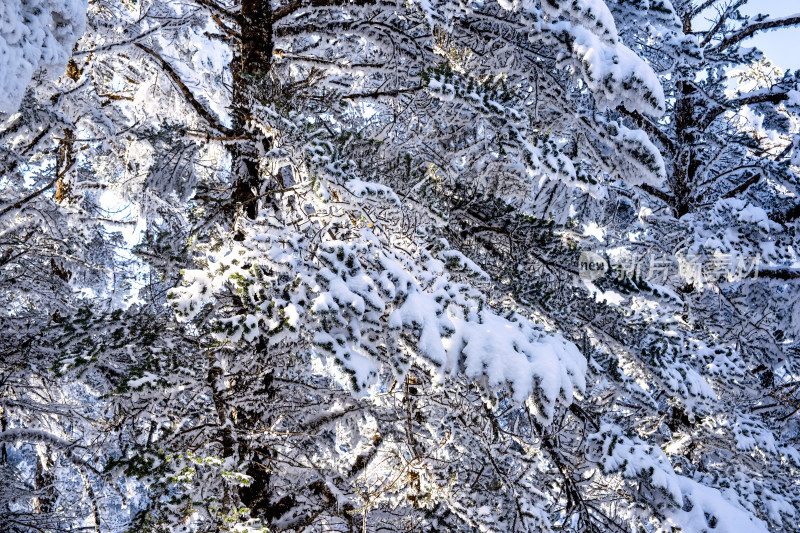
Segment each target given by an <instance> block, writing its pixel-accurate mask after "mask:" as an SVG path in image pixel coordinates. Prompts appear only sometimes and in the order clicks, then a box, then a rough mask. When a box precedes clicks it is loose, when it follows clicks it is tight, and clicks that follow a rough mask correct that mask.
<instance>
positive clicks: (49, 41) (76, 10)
mask: <svg viewBox="0 0 800 533" xmlns="http://www.w3.org/2000/svg"><path fill="white" fill-rule="evenodd" d="M86 7H87V2H86V0H4V1H3V2H2V3H0V112H2V113H13V112H15V111H16V110H17V108H18V107H19V104H20V102H21V101H22V97H23V96H24V94H25V89H26V88H27V86H28V83H30V81H31V78H32V77H33V74H34V73H35V72H36V71H37V70H38V69H39V68H43V69H45V70H46V71H47V74H48V75H51V76H55V75H58V74H61V72H60V70H61V69H63V68H64V67H65V66H66V63H67V59H68V58H69V56H70V55H71V53H72V47H73V46H74V45H75V42H76V41H77V40H78V38H79V37H80V36H81V35H82V34H83V31H84V28H85V26H86Z"/></svg>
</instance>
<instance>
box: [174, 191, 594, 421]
mask: <svg viewBox="0 0 800 533" xmlns="http://www.w3.org/2000/svg"><path fill="white" fill-rule="evenodd" d="M355 183H356V184H358V183H360V182H357V181H356V182H355ZM329 187H330V185H329ZM348 190H356V191H360V190H361V188H360V187H357V186H356V185H353V184H350V183H349V182H346V183H345V186H344V187H336V191H337V194H340V195H341V194H346V193H347V191H348ZM384 196H385V197H386V198H387V199H395V197H394V195H393V194H390V193H386V194H384ZM359 198H360V196H355V195H354V196H352V198H351V201H352V202H353V203H354V204H355V205H357V202H358V199H359ZM377 229H378V228H376V227H372V228H371V227H369V226H368V225H367V224H357V227H355V228H353V229H352V230H351V232H350V235H351V237H350V238H349V239H348V240H347V241H343V240H333V239H328V240H322V241H321V242H314V241H313V240H312V238H313V236H314V233H316V232H312V233H311V234H307V233H304V232H299V231H294V230H291V229H287V228H286V227H285V226H283V225H281V224H280V223H279V222H278V221H277V220H276V219H275V218H273V217H268V216H262V217H261V218H259V219H258V220H256V221H254V222H252V223H248V224H247V226H246V227H244V228H243V230H242V231H244V232H246V233H245V236H244V238H243V239H240V240H239V241H238V242H237V241H232V240H230V241H228V242H227V243H226V244H225V245H224V246H223V247H222V248H221V249H219V250H215V251H214V252H213V253H212V252H209V253H207V255H206V256H205V257H204V258H203V262H205V264H206V265H207V266H206V267H205V268H203V269H199V270H189V271H186V272H185V273H184V276H183V286H182V287H179V288H177V289H175V290H174V291H173V292H172V293H171V295H170V298H171V300H172V302H173V306H174V308H175V310H176V313H177V315H178V316H179V317H180V318H181V319H182V320H192V319H194V318H195V317H197V316H198V314H199V313H201V311H202V310H203V309H204V308H205V307H206V306H214V307H217V308H218V309H219V308H220V307H221V305H220V303H221V302H223V301H225V297H224V295H226V294H230V295H233V294H235V295H236V296H235V297H234V298H235V302H236V303H235V304H234V305H231V306H229V307H228V308H227V311H226V312H224V313H221V314H217V313H215V315H214V320H215V325H214V326H213V330H214V331H215V337H216V339H217V340H218V341H219V342H221V343H226V344H229V345H231V346H236V345H237V344H239V343H257V342H263V343H265V344H266V345H267V346H268V347H270V349H276V350H281V349H286V348H290V349H291V350H293V351H294V352H296V353H305V354H310V353H311V352H312V351H313V352H315V353H318V354H320V355H323V356H325V357H328V358H330V359H331V360H333V362H335V363H336V365H337V366H338V367H339V368H341V370H342V371H343V372H344V373H345V375H347V376H349V378H348V381H349V382H350V386H351V387H352V389H353V390H354V391H356V392H359V393H362V394H363V393H370V391H372V390H373V389H371V387H373V386H374V385H381V383H380V379H379V378H380V377H381V376H385V375H386V373H387V372H389V373H390V374H393V375H394V376H395V377H398V378H402V377H403V376H404V375H405V373H406V372H407V370H408V369H409V367H410V365H411V364H412V363H415V362H416V363H418V364H420V365H423V366H424V367H427V368H429V369H431V370H432V371H433V372H434V373H435V374H436V375H437V376H438V378H439V379H440V380H443V379H447V378H448V377H450V376H454V375H456V374H460V375H464V376H467V377H469V378H472V379H474V380H475V381H476V382H477V383H479V384H480V385H482V387H483V389H484V390H485V391H486V393H487V400H488V401H494V400H493V398H494V395H493V394H491V391H495V390H497V389H503V388H507V389H509V391H510V392H511V399H512V400H513V401H514V402H515V403H517V404H522V403H524V402H526V401H528V400H530V403H529V406H530V407H531V409H532V411H533V412H534V413H535V414H536V415H537V416H539V417H540V419H541V420H542V421H549V420H550V419H551V417H552V415H553V412H554V408H555V406H556V404H557V403H558V402H559V401H563V402H565V403H566V404H567V405H569V404H570V403H572V399H573V394H574V393H575V392H576V391H578V392H581V391H582V390H583V389H584V386H585V383H584V374H585V372H586V360H585V358H584V357H583V355H582V354H581V353H580V352H579V351H578V350H577V348H575V346H574V345H573V344H571V343H569V342H567V341H566V340H565V339H564V338H563V337H561V336H560V335H559V334H553V333H547V332H546V331H545V330H544V329H542V328H541V327H537V326H535V325H534V324H532V323H531V321H530V319H528V318H525V317H523V316H521V315H520V314H518V313H515V312H510V313H507V314H505V315H500V314H498V313H497V312H496V311H494V310H493V309H491V308H490V307H489V306H488V305H487V302H486V299H485V296H483V295H482V294H481V292H480V291H478V290H476V288H474V287H472V286H471V285H469V284H468V283H467V282H466V281H461V280H460V279H459V278H460V277H461V276H460V275H459V272H460V271H463V270H464V268H465V264H464V261H463V259H461V260H459V254H458V253H457V252H455V253H454V252H453V251H447V250H443V251H440V252H439V253H438V257H437V256H436V255H434V254H431V253H429V252H427V251H425V250H424V249H423V248H420V247H417V246H414V245H413V243H411V242H403V241H404V239H400V238H399V236H392V235H391V233H390V232H389V229H388V228H386V227H381V228H380V231H377ZM387 236H388V240H387ZM392 242H395V243H397V245H392V244H391V243H392ZM446 265H450V266H451V267H454V268H455V270H453V271H450V270H449V268H448V267H447V266H446ZM473 267H474V268H477V266H476V265H474V264H473ZM214 302H216V303H214ZM383 385H385V383H383Z"/></svg>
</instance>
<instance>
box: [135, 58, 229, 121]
mask: <svg viewBox="0 0 800 533" xmlns="http://www.w3.org/2000/svg"><path fill="white" fill-rule="evenodd" d="M134 46H136V47H137V48H139V49H141V50H143V51H144V52H146V53H147V54H148V55H150V56H151V57H152V58H153V59H155V60H156V62H158V64H159V66H160V67H161V69H162V70H163V71H164V72H165V73H166V74H167V75H168V76H169V77H170V79H171V80H172V81H173V83H175V85H176V86H177V87H178V89H179V90H180V91H181V93H182V94H183V97H184V98H185V99H186V102H187V103H188V104H189V105H190V106H192V108H194V110H195V111H197V114H198V115H200V116H201V117H202V118H203V119H204V120H205V121H206V122H208V124H209V125H210V126H211V127H212V128H214V129H216V130H218V131H220V132H222V133H225V134H226V135H228V136H232V135H233V134H234V131H233V130H232V129H231V128H228V127H226V126H224V125H222V123H221V122H220V121H219V119H218V118H217V117H215V116H214V115H213V114H212V113H211V111H209V110H208V109H206V108H205V107H204V106H203V104H201V103H200V102H199V101H198V100H197V98H195V96H194V94H192V91H190V90H189V87H187V86H186V84H185V83H184V82H183V80H182V79H181V77H180V76H179V75H178V73H177V72H176V71H175V69H174V68H172V65H170V64H169V63H167V61H166V60H165V59H164V58H162V57H161V56H160V55H158V53H157V52H155V51H154V50H153V49H152V48H148V47H147V46H145V45H143V44H142V43H135V44H134Z"/></svg>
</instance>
